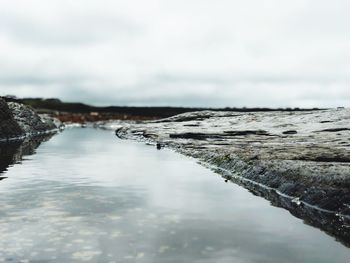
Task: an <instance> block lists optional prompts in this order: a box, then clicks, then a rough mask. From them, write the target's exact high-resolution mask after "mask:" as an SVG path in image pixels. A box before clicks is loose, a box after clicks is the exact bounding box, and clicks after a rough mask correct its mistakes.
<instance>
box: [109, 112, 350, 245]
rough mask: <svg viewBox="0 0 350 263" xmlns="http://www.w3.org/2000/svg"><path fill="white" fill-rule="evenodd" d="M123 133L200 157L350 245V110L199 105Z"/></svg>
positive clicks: (124, 128)
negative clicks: (256, 109) (236, 108)
mask: <svg viewBox="0 0 350 263" xmlns="http://www.w3.org/2000/svg"><path fill="white" fill-rule="evenodd" d="M115 128H117V127H115ZM116 134H117V136H118V137H120V138H126V139H136V140H142V141H146V142H149V143H157V144H160V145H162V146H168V147H170V148H172V149H174V150H176V151H178V152H180V153H182V154H185V155H187V156H191V157H194V158H196V159H198V160H199V161H200V163H202V164H203V165H205V166H208V167H209V168H211V169H213V170H214V171H215V172H217V173H219V174H221V175H222V176H223V177H224V179H225V180H226V181H227V180H231V181H233V182H234V183H237V184H240V185H242V186H244V187H246V188H247V189H249V190H250V191H251V192H253V193H254V194H255V195H259V196H262V197H264V198H266V199H268V200H270V201H271V203H272V204H273V205H275V206H280V207H283V208H285V209H288V210H289V211H290V212H291V213H292V214H293V215H295V216H297V217H299V218H302V219H303V220H304V221H305V222H306V223H307V224H311V225H313V226H315V227H319V228H320V229H322V230H324V231H325V232H327V233H328V234H330V235H332V236H335V237H336V238H337V240H339V241H341V242H342V243H344V244H345V245H347V246H349V247H350V109H333V110H322V111H310V112H256V113H232V112H210V111H206V112H193V113H186V114H182V115H177V116H174V117H171V118H167V119H164V120H159V121H153V122H144V123H138V124H136V123H134V124H132V123H129V124H124V125H123V126H120V127H119V128H118V129H117V130H116Z"/></svg>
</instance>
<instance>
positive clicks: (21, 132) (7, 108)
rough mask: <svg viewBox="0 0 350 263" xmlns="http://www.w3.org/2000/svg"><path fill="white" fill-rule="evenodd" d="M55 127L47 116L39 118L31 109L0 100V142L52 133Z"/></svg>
mask: <svg viewBox="0 0 350 263" xmlns="http://www.w3.org/2000/svg"><path fill="white" fill-rule="evenodd" d="M56 130H57V126H56V125H55V123H54V121H53V120H52V119H51V118H49V117H47V116H39V115H38V114H37V113H36V112H35V111H34V110H33V109H32V108H31V107H29V106H25V105H23V104H20V103H17V102H9V103H6V102H5V101H4V100H3V99H1V98H0V141H4V140H5V141H6V140H14V139H21V138H24V137H28V136H33V135H38V134H42V133H47V132H54V131H56Z"/></svg>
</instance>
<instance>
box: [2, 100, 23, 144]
mask: <svg viewBox="0 0 350 263" xmlns="http://www.w3.org/2000/svg"><path fill="white" fill-rule="evenodd" d="M23 135H24V131H23V130H22V129H21V127H20V126H19V124H18V123H17V121H15V119H14V118H13V114H12V112H11V110H10V109H9V107H8V105H7V103H6V102H5V101H4V100H3V99H1V98H0V140H7V139H10V138H14V137H20V136H23Z"/></svg>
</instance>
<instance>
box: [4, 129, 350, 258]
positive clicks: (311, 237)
mask: <svg viewBox="0 0 350 263" xmlns="http://www.w3.org/2000/svg"><path fill="white" fill-rule="evenodd" d="M27 158H28V159H29V160H28V161H26V162H23V163H22V164H21V165H16V166H13V167H10V168H9V169H8V171H7V172H6V174H5V175H6V176H8V179H6V180H3V181H2V182H0V236H1V239H0V262H1V261H6V260H8V261H9V262H11V261H12V262H19V261H21V260H22V261H24V262H28V261H29V262H47V261H54V262H75V261H76V262H81V261H86V262H149V263H157V262H162V263H163V262H165V263H166V262H174V263H175V262H176V263H178V262H203V263H205V262H219V263H226V262H227V263H228V262H238V263H239V262H278V263H280V262H348V259H349V258H350V250H349V249H348V248H346V247H345V246H343V245H342V244H340V243H338V242H336V241H334V239H333V238H332V237H330V236H327V235H326V234H324V233H323V232H321V231H320V230H318V229H315V228H313V227H310V226H308V225H305V224H303V222H302V221H301V220H299V219H297V218H295V217H293V216H291V215H290V214H289V213H288V212H287V211H286V210H284V209H280V208H276V207H272V206H270V205H269V203H268V201H266V200H264V199H263V198H259V197H257V196H254V195H252V194H251V193H249V192H248V191H247V190H245V189H244V188H241V187H239V186H236V185H234V184H226V183H224V182H223V180H220V179H219V178H218V176H217V175H215V174H214V173H213V172H211V171H209V170H208V169H205V168H203V167H201V166H199V165H198V164H196V163H195V162H194V161H193V160H191V159H188V158H186V157H183V156H180V155H178V154H176V153H173V152H171V151H168V150H162V151H157V150H156V149H155V148H153V147H150V146H146V145H142V144H138V143H133V142H129V141H121V140H117V139H115V137H114V136H113V133H110V132H106V131H98V130H93V129H72V130H67V131H65V132H63V133H62V134H60V135H58V136H55V137H53V138H52V139H51V140H50V141H48V142H46V143H45V144H43V145H42V146H41V147H40V148H38V150H37V154H35V155H32V156H30V157H27Z"/></svg>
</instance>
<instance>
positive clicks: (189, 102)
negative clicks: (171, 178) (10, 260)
mask: <svg viewBox="0 0 350 263" xmlns="http://www.w3.org/2000/svg"><path fill="white" fill-rule="evenodd" d="M349 11H350V1H349V0H333V1H329V0H293V1H290V0H263V1H262V0H240V1H236V0H137V1H135V0H45V1H42V0H38V1H37V0H23V1H21V0H1V1H0V95H6V94H11V95H16V96H18V97H44V98H52V97H57V98H60V99H62V100H65V101H82V102H86V103H90V104H94V105H130V106H131V105H134V106H141V105H149V106H154V105H159V106H164V105H170V106H193V107H195V106H202V107H244V106H245V107H337V106H345V107H349V106H350V48H349V47H350V30H349V25H350V16H349Z"/></svg>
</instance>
